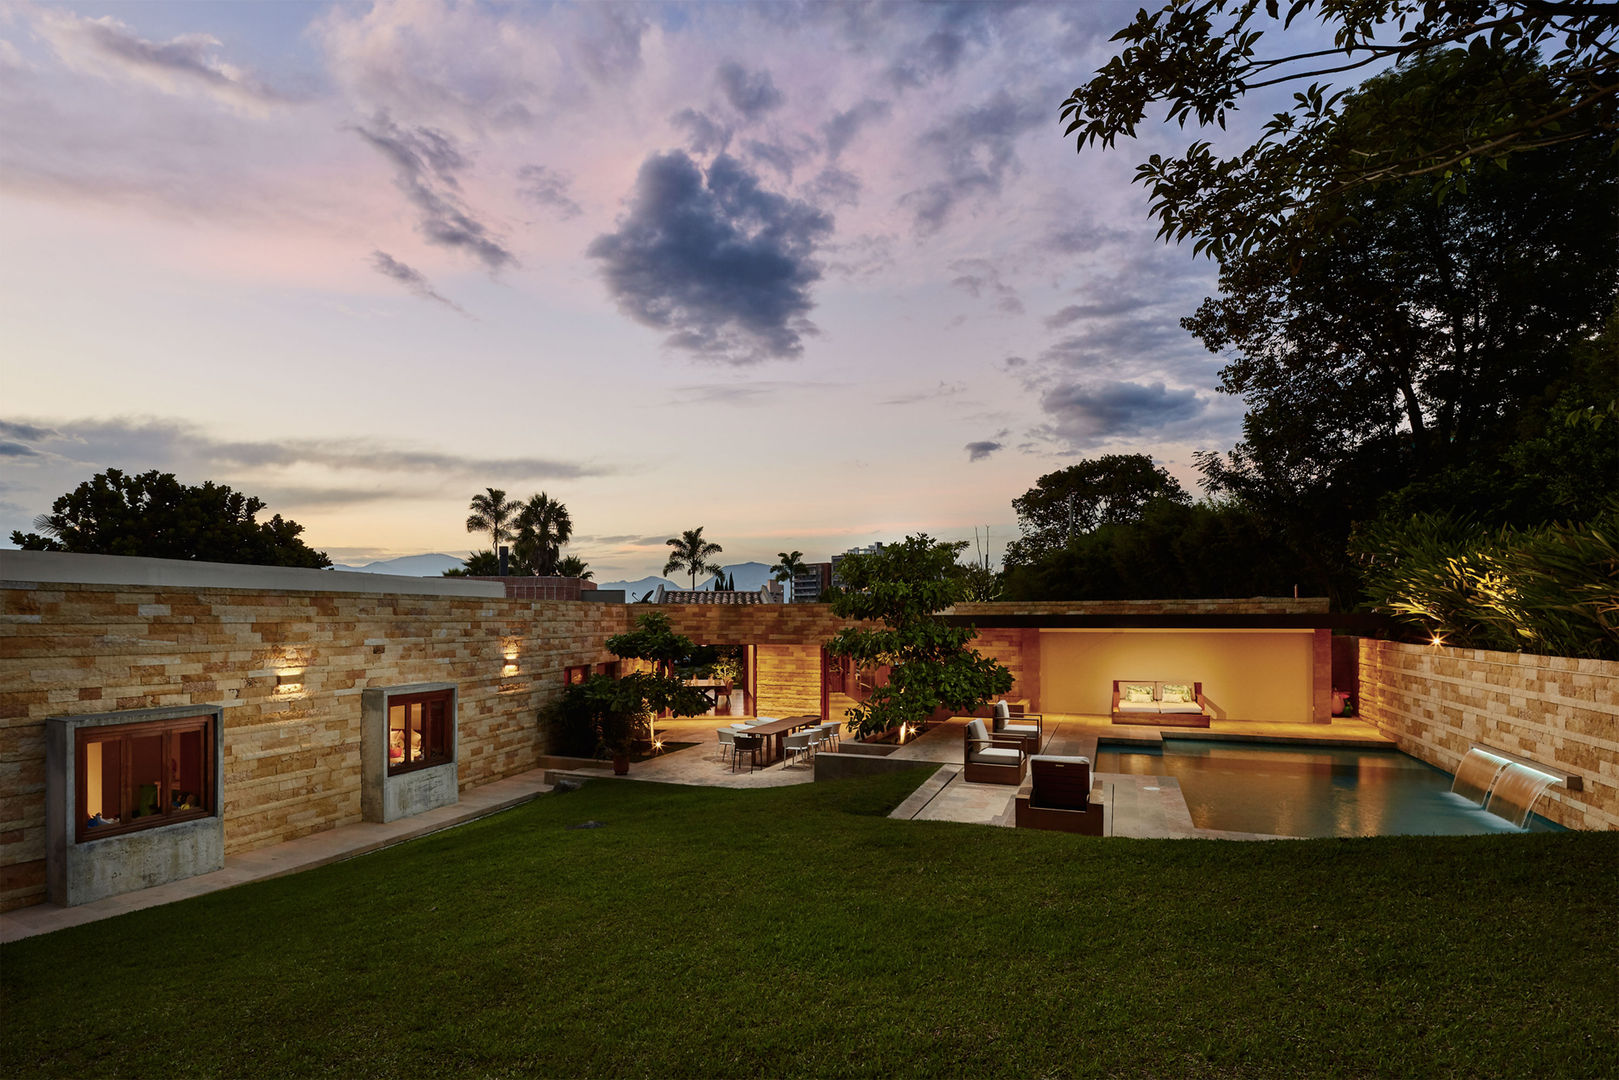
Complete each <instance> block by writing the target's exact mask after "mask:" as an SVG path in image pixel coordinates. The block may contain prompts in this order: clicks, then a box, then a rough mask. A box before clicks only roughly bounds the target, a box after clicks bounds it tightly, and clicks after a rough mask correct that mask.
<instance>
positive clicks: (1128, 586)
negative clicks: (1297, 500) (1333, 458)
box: [1005, 500, 1328, 600]
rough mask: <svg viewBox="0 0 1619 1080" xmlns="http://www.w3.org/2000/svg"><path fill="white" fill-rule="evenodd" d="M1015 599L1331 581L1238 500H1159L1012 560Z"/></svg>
mask: <svg viewBox="0 0 1619 1080" xmlns="http://www.w3.org/2000/svg"><path fill="white" fill-rule="evenodd" d="M1005 583H1006V584H1005V598H1006V599H1008V600H1155V599H1193V598H1202V597H1231V596H1288V595H1290V594H1291V593H1292V591H1293V589H1294V588H1295V587H1296V588H1298V590H1299V592H1300V595H1303V596H1320V595H1323V594H1325V592H1326V590H1327V584H1328V583H1327V579H1326V578H1325V576H1324V575H1322V574H1321V573H1320V572H1319V571H1318V570H1316V569H1314V568H1312V567H1311V566H1310V565H1309V564H1308V563H1307V562H1306V560H1305V559H1303V558H1302V557H1301V556H1299V555H1298V554H1297V553H1296V552H1295V551H1294V550H1293V549H1292V548H1291V547H1290V546H1288V545H1287V544H1286V543H1284V542H1282V541H1281V540H1280V539H1279V538H1278V536H1277V534H1276V532H1275V530H1274V529H1273V527H1272V524H1271V523H1270V522H1267V521H1266V520H1265V519H1264V518H1263V517H1261V516H1260V515H1259V514H1257V513H1255V512H1253V511H1252V510H1250V509H1248V508H1247V507H1245V506H1243V505H1242V504H1240V503H1238V502H1236V501H1234V500H1232V501H1224V502H1200V503H1197V504H1195V505H1191V506H1188V505H1185V504H1183V503H1175V502H1170V501H1168V500H1159V501H1157V502H1154V503H1151V504H1149V505H1148V506H1147V507H1146V508H1145V509H1144V510H1143V512H1142V514H1141V516H1140V518H1138V519H1137V520H1135V521H1127V522H1119V523H1117V524H1111V525H1103V526H1101V527H1100V528H1097V529H1095V530H1093V531H1091V532H1088V533H1083V534H1081V535H1079V536H1077V537H1075V539H1074V541H1073V543H1071V544H1068V545H1065V546H1064V547H1062V548H1059V549H1057V550H1055V551H1052V552H1049V553H1048V554H1046V555H1045V556H1044V557H1042V558H1040V559H1036V560H1032V561H1030V562H1026V563H1020V564H1008V566H1007V568H1006V573H1005Z"/></svg>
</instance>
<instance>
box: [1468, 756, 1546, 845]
mask: <svg viewBox="0 0 1619 1080" xmlns="http://www.w3.org/2000/svg"><path fill="white" fill-rule="evenodd" d="M1456 775H1457V778H1458V779H1460V777H1461V772H1460V770H1458V771H1457V774H1456ZM1557 782H1558V780H1557V777H1555V776H1552V775H1550V774H1549V773H1543V772H1541V771H1540V770H1539V769H1531V768H1530V767H1529V766H1527V765H1519V764H1518V763H1517V762H1516V761H1512V762H1508V763H1507V767H1506V768H1505V769H1502V770H1501V776H1500V778H1499V779H1497V780H1496V781H1495V786H1494V787H1493V788H1491V789H1490V801H1489V803H1488V804H1486V805H1485V807H1484V809H1486V810H1488V811H1489V812H1490V813H1492V814H1494V815H1495V816H1496V817H1499V818H1503V819H1505V820H1506V821H1509V822H1511V823H1512V824H1513V825H1515V826H1516V827H1518V828H1520V829H1521V828H1523V825H1524V822H1526V821H1528V820H1529V808H1530V807H1532V806H1534V805H1535V800H1536V799H1539V798H1540V796H1541V793H1542V792H1544V791H1545V790H1546V789H1547V788H1549V787H1551V786H1552V785H1553V784H1555V783H1557Z"/></svg>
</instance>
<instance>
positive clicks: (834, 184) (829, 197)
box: [808, 165, 860, 206]
mask: <svg viewBox="0 0 1619 1080" xmlns="http://www.w3.org/2000/svg"><path fill="white" fill-rule="evenodd" d="M808 191H809V193H810V194H811V195H812V196H813V197H814V198H815V200H816V201H817V202H819V203H821V204H822V205H825V206H858V205H859V204H860V178H859V177H858V176H856V175H855V174H854V173H852V172H849V171H847V170H845V169H840V168H838V167H837V166H836V165H828V166H827V167H826V168H824V169H822V170H821V171H820V172H818V173H816V174H815V179H814V180H811V181H810V183H809V187H808Z"/></svg>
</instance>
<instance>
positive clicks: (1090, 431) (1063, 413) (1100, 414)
mask: <svg viewBox="0 0 1619 1080" xmlns="http://www.w3.org/2000/svg"><path fill="white" fill-rule="evenodd" d="M1040 407H1041V408H1042V409H1044V410H1045V412H1046V414H1047V415H1048V416H1050V417H1051V424H1052V427H1053V429H1054V431H1055V433H1056V434H1057V435H1058V436H1060V437H1061V438H1063V439H1064V440H1066V441H1067V442H1069V443H1070V444H1072V445H1073V446H1074V447H1075V448H1076V449H1084V448H1086V447H1088V446H1096V445H1099V444H1101V443H1105V442H1108V441H1110V440H1113V439H1126V438H1134V437H1139V436H1152V437H1153V438H1155V439H1158V440H1160V441H1162V440H1165V439H1167V438H1173V437H1175V436H1176V435H1177V434H1185V433H1188V431H1189V429H1190V428H1192V427H1193V426H1195V425H1194V422H1195V421H1198V420H1200V419H1202V418H1203V416H1204V413H1205V411H1206V410H1207V407H1208V406H1207V403H1206V402H1204V401H1202V400H1201V399H1199V397H1198V396H1197V392H1196V391H1195V390H1170V389H1167V388H1166V387H1165V386H1164V384H1163V383H1161V382H1155V383H1151V384H1142V383H1134V382H1074V383H1063V384H1061V385H1058V386H1055V387H1052V388H1051V389H1050V390H1048V391H1047V392H1046V393H1045V395H1044V396H1043V397H1042V398H1041V399H1040Z"/></svg>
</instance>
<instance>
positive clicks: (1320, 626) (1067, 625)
mask: <svg viewBox="0 0 1619 1080" xmlns="http://www.w3.org/2000/svg"><path fill="white" fill-rule="evenodd" d="M944 620H945V622H946V623H947V624H949V625H951V626H975V627H977V628H978V629H980V630H1343V631H1347V632H1350V633H1354V634H1359V635H1361V636H1363V637H1373V636H1379V635H1388V634H1394V633H1396V632H1397V630H1398V626H1397V624H1396V623H1395V622H1394V620H1392V619H1390V618H1389V617H1388V616H1386V615H1361V614H1349V613H1326V614H1322V613H1309V614H1275V615H1249V614H1240V615H1239V614H1229V615H1221V614H1215V613H1206V612H1199V613H1190V612H1188V613H1185V614H1174V613H1159V614H1111V615H1110V614H1092V615H946V616H944Z"/></svg>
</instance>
